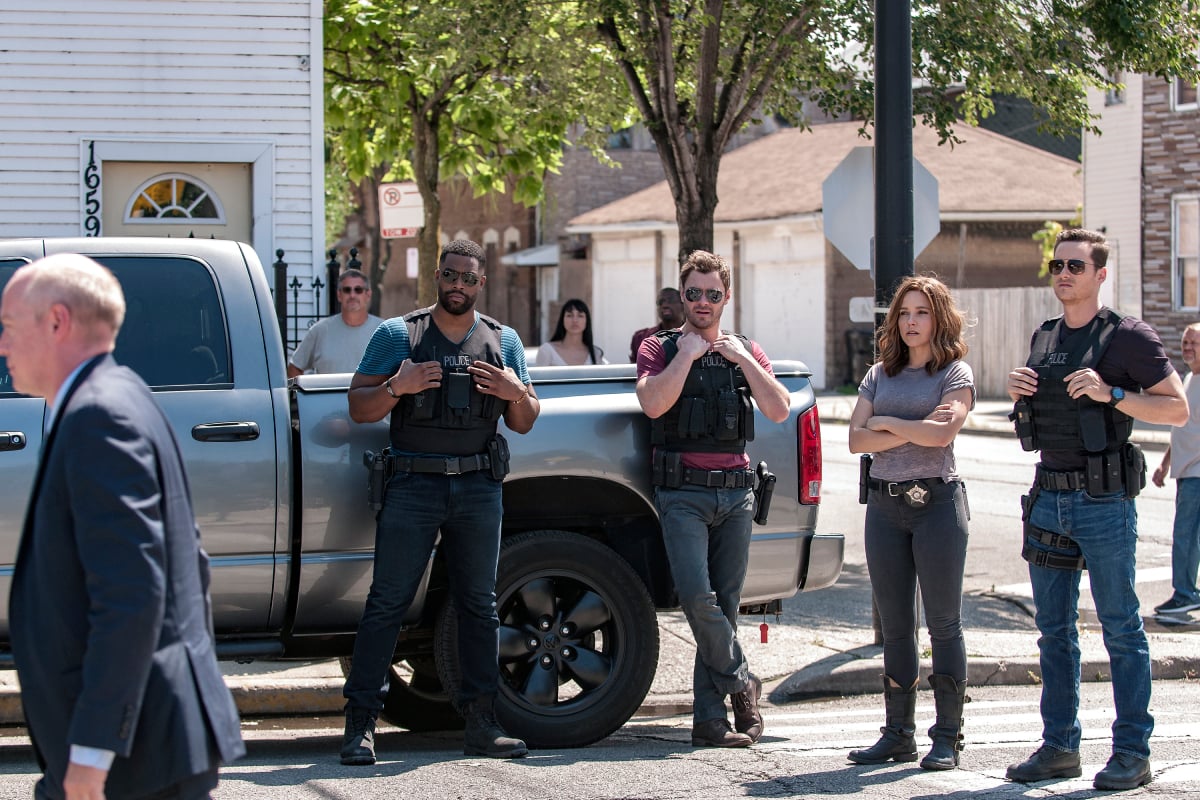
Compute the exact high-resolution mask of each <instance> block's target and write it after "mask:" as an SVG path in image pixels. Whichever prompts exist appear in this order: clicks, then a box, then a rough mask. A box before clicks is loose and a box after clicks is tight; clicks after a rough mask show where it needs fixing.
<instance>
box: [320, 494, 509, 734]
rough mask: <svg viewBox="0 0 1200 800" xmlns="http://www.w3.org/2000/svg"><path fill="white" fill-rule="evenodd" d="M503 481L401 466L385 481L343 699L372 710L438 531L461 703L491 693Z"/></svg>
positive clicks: (495, 661) (496, 669)
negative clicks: (453, 613) (453, 616)
mask: <svg viewBox="0 0 1200 800" xmlns="http://www.w3.org/2000/svg"><path fill="white" fill-rule="evenodd" d="M501 500H502V495H501V482H500V481H498V480H495V479H494V478H492V477H491V476H490V475H489V474H488V473H487V472H485V471H480V472H469V473H467V474H465V475H429V474H416V473H408V472H402V473H398V474H397V475H395V476H394V477H393V478H392V479H391V481H389V482H388V486H387V492H386V494H385V496H384V502H383V509H382V510H381V511H380V512H379V517H378V525H377V526H376V530H375V567H374V574H373V578H372V581H371V591H370V593H369V594H368V595H367V604H366V608H365V609H364V610H363V616H362V621H361V622H359V624H358V638H356V639H355V641H354V663H353V666H352V667H351V669H350V677H349V678H347V679H346V687H345V689H343V690H342V694H343V695H344V696H345V697H346V700H347V705H348V706H356V707H359V708H365V709H369V710H371V711H375V712H376V713H378V711H379V710H380V709H381V708H383V700H384V697H385V696H386V694H387V676H388V669H389V667H390V666H391V663H392V656H393V654H394V652H395V649H396V638H397V637H398V636H399V634H400V628H401V624H400V623H401V620H402V619H403V618H404V614H405V613H406V612H407V611H408V607H409V606H410V605H412V602H413V599H414V595H415V594H416V591H417V588H418V586H419V584H420V582H421V576H422V574H423V573H424V571H425V566H426V564H427V563H428V562H429V554H430V552H432V550H433V545H434V542H435V541H436V538H437V533H438V531H439V530H441V532H442V543H441V548H442V550H443V553H444V555H445V563H446V569H447V572H448V575H449V579H450V593H451V596H452V597H453V598H454V603H455V607H456V609H457V611H458V659H459V665H460V669H461V671H462V687H461V691H460V693H459V696H458V698H457V701H458V702H459V703H460V704H461V705H466V704H467V703H469V702H471V701H472V700H475V699H476V698H478V697H481V696H483V695H490V694H495V692H496V687H497V682H498V680H499V664H498V655H497V650H498V647H499V641H498V638H497V637H498V633H497V631H498V630H499V625H500V623H499V620H498V619H497V617H496V564H497V561H498V559H499V555H500V519H501V515H502V512H503V508H502V505H501Z"/></svg>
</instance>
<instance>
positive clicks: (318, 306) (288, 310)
mask: <svg viewBox="0 0 1200 800" xmlns="http://www.w3.org/2000/svg"><path fill="white" fill-rule="evenodd" d="M328 256H329V260H328V261H326V262H325V279H324V280H322V279H321V276H319V275H318V276H316V277H313V278H309V277H308V276H305V277H303V278H301V277H300V276H298V275H293V276H292V277H291V278H290V279H289V278H288V274H287V269H288V265H287V262H286V261H284V260H283V250H276V251H275V263H274V264H272V265H271V266H272V268H273V269H274V271H275V291H274V295H275V318H276V319H277V320H278V321H279V336H280V338H281V339H283V345H284V347H285V348H286V350H287V352H288V353H289V354H290V353H291V352H292V351H293V350H295V349H296V348H297V347H298V346H299V345H300V340H301V339H303V338H304V334H306V333H308V329H309V328H311V327H312V326H313V324H314V323H315V322H317V320H320V319H322V318H324V317H328V316H331V315H333V314H336V313H338V300H337V280H338V275H339V274H340V273H341V271H342V264H341V262H339V261H338V253H337V250H335V249H330V251H329V253H328ZM361 268H362V262H361V261H359V260H358V248H357V247H351V248H350V251H349V253H348V254H347V257H346V269H361ZM305 290H310V291H311V292H312V309H313V311H312V312H311V313H305V314H302V313H300V297H301V293H302V292H304V291H305Z"/></svg>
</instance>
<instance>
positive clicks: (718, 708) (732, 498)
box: [654, 486, 754, 723]
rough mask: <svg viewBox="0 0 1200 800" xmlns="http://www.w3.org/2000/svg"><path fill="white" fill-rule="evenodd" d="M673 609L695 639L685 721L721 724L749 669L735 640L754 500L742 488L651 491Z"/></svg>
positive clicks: (744, 683) (698, 487) (747, 557)
mask: <svg viewBox="0 0 1200 800" xmlns="http://www.w3.org/2000/svg"><path fill="white" fill-rule="evenodd" d="M654 505H655V506H656V507H657V508H658V515H659V518H660V519H661V520H662V527H663V541H664V543H665V544H666V547H667V558H668V559H669V561H670V563H671V577H672V578H673V579H674V580H675V589H676V590H677V591H678V592H679V604H680V605H681V606H683V613H684V616H686V617H687V621H688V623H689V624H690V625H691V628H692V635H693V636H694V637H695V639H696V663H695V666H694V668H693V678H692V680H693V687H694V688H693V692H694V695H695V699H694V702H693V704H692V719H693V721H694V722H696V723H700V722H706V721H708V720H711V719H725V718H726V713H727V712H726V708H725V696H726V695H728V694H732V693H734V692H740V691H744V690H745V689H746V687H747V685H748V684H749V676H750V667H749V665H748V664H747V663H746V657H745V656H744V655H743V654H742V646H741V645H740V644H739V643H738V640H737V613H738V606H739V605H741V599H742V584H743V583H744V582H745V580H746V563H747V561H749V559H750V522H751V514H752V513H753V508H754V495H753V494H752V493H751V491H750V490H749V489H707V488H705V487H703V486H682V487H680V488H678V489H667V488H664V487H659V488H657V489H655V490H654Z"/></svg>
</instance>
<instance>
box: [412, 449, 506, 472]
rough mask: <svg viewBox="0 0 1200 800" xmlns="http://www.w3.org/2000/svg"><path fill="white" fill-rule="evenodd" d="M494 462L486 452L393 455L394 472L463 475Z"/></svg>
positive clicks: (487, 467)
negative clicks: (455, 454)
mask: <svg viewBox="0 0 1200 800" xmlns="http://www.w3.org/2000/svg"><path fill="white" fill-rule="evenodd" d="M491 465H492V463H491V460H490V459H489V458H488V457H487V454H485V453H478V454H476V455H473V456H450V457H448V458H438V457H433V456H392V470H393V471H394V472H422V473H429V474H433V475H462V474H464V473H467V472H478V471H479V470H481V469H489V468H490V467H491Z"/></svg>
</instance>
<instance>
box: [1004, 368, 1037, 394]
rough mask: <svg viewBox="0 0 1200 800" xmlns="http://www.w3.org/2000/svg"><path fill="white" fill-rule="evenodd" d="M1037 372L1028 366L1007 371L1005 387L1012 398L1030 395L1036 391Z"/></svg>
mask: <svg viewBox="0 0 1200 800" xmlns="http://www.w3.org/2000/svg"><path fill="white" fill-rule="evenodd" d="M1037 383H1038V378H1037V373H1036V372H1034V371H1033V370H1032V369H1030V368H1029V367H1017V368H1016V369H1014V370H1013V371H1012V372H1010V373H1008V383H1007V384H1006V385H1005V389H1006V390H1007V391H1008V396H1009V397H1010V398H1012V399H1013V400H1016V399H1017V398H1018V397H1032V396H1033V395H1034V393H1036V392H1037Z"/></svg>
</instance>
